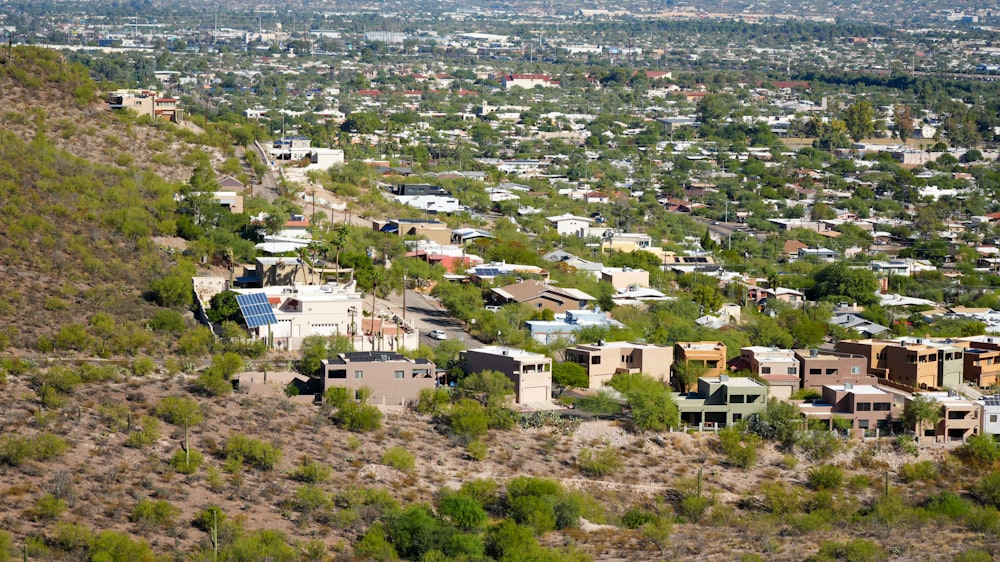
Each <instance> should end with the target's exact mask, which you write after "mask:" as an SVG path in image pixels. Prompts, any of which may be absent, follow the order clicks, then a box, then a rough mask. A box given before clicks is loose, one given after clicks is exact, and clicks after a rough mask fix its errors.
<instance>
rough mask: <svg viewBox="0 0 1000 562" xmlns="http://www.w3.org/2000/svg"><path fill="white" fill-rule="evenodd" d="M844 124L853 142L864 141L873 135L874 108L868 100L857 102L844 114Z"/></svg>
mask: <svg viewBox="0 0 1000 562" xmlns="http://www.w3.org/2000/svg"><path fill="white" fill-rule="evenodd" d="M844 123H845V124H846V125H847V133H848V134H849V135H851V138H852V139H854V142H858V141H860V140H861V139H866V138H868V137H870V136H872V135H873V134H874V133H875V108H874V107H873V106H872V104H871V103H870V102H869V101H868V100H858V101H856V102H854V103H853V104H851V105H850V106H849V107H848V108H847V110H846V111H845V112H844Z"/></svg>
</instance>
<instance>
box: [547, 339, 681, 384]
mask: <svg viewBox="0 0 1000 562" xmlns="http://www.w3.org/2000/svg"><path fill="white" fill-rule="evenodd" d="M566 361H567V362H570V363H577V364H579V365H582V366H583V368H585V369H587V376H588V377H589V378H590V387H589V388H592V389H598V388H602V387H603V386H604V385H605V384H606V383H607V382H608V381H610V380H611V377H613V376H614V375H615V373H642V374H644V375H649V376H650V377H653V378H654V379H657V380H660V381H663V382H669V381H670V368H671V366H672V365H673V363H674V349H673V348H672V347H667V346H662V345H653V344H647V343H633V342H623V341H614V342H598V343H596V344H583V345H577V346H576V347H570V348H568V349H566Z"/></svg>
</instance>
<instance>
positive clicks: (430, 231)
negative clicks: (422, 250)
mask: <svg viewBox="0 0 1000 562" xmlns="http://www.w3.org/2000/svg"><path fill="white" fill-rule="evenodd" d="M372 229H374V230H377V231H379V232H385V233H387V234H395V235H396V236H412V237H415V238H426V239H428V240H430V241H432V242H437V243H438V244H450V243H451V229H450V228H448V225H447V224H445V223H443V222H441V221H439V220H434V219H389V220H373V221H372Z"/></svg>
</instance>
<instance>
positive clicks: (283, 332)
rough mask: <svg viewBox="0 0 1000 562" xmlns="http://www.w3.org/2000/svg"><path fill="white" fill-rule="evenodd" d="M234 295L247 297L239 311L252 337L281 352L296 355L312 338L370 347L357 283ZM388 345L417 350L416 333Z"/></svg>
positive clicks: (246, 291)
mask: <svg viewBox="0 0 1000 562" xmlns="http://www.w3.org/2000/svg"><path fill="white" fill-rule="evenodd" d="M258 259H264V258H258ZM233 291H235V292H236V293H237V294H238V295H245V296H247V297H246V299H243V300H244V303H241V305H240V309H241V311H242V312H243V316H244V322H245V323H246V326H247V329H248V330H249V333H250V336H251V337H252V338H253V339H260V340H265V341H268V342H272V343H273V345H274V347H276V348H278V349H282V350H287V351H295V350H297V349H299V348H300V347H301V345H302V340H303V339H305V338H307V337H309V336H334V335H345V336H349V337H351V339H352V342H353V344H354V348H355V349H357V350H359V351H363V350H364V347H369V345H370V344H368V343H366V341H365V338H364V333H363V332H362V331H361V330H359V329H358V328H357V327H358V325H359V324H360V320H361V311H362V310H363V302H362V298H361V297H362V296H361V292H359V291H358V290H357V288H356V286H355V284H354V282H350V283H346V284H333V283H331V284H328V285H279V286H264V287H263V288H256V289H233ZM251 295H252V296H251ZM255 299H256V300H255ZM386 345H388V346H391V347H393V348H395V349H401V348H407V349H416V347H417V334H416V331H415V330H412V331H411V332H410V333H406V334H405V336H404V337H402V338H401V340H400V341H399V342H395V341H390V342H386ZM370 350H371V349H370V348H369V351H370Z"/></svg>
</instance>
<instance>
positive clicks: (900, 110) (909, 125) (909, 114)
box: [892, 104, 916, 144]
mask: <svg viewBox="0 0 1000 562" xmlns="http://www.w3.org/2000/svg"><path fill="white" fill-rule="evenodd" d="M892 120H893V123H894V124H895V125H894V126H895V133H896V137H897V138H898V139H899V140H901V141H903V144H906V141H907V140H909V138H910V137H911V136H913V131H914V130H915V129H916V127H915V125H914V119H913V111H912V110H911V109H910V108H909V106H906V105H902V104H900V105H897V106H895V107H893V114H892Z"/></svg>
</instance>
